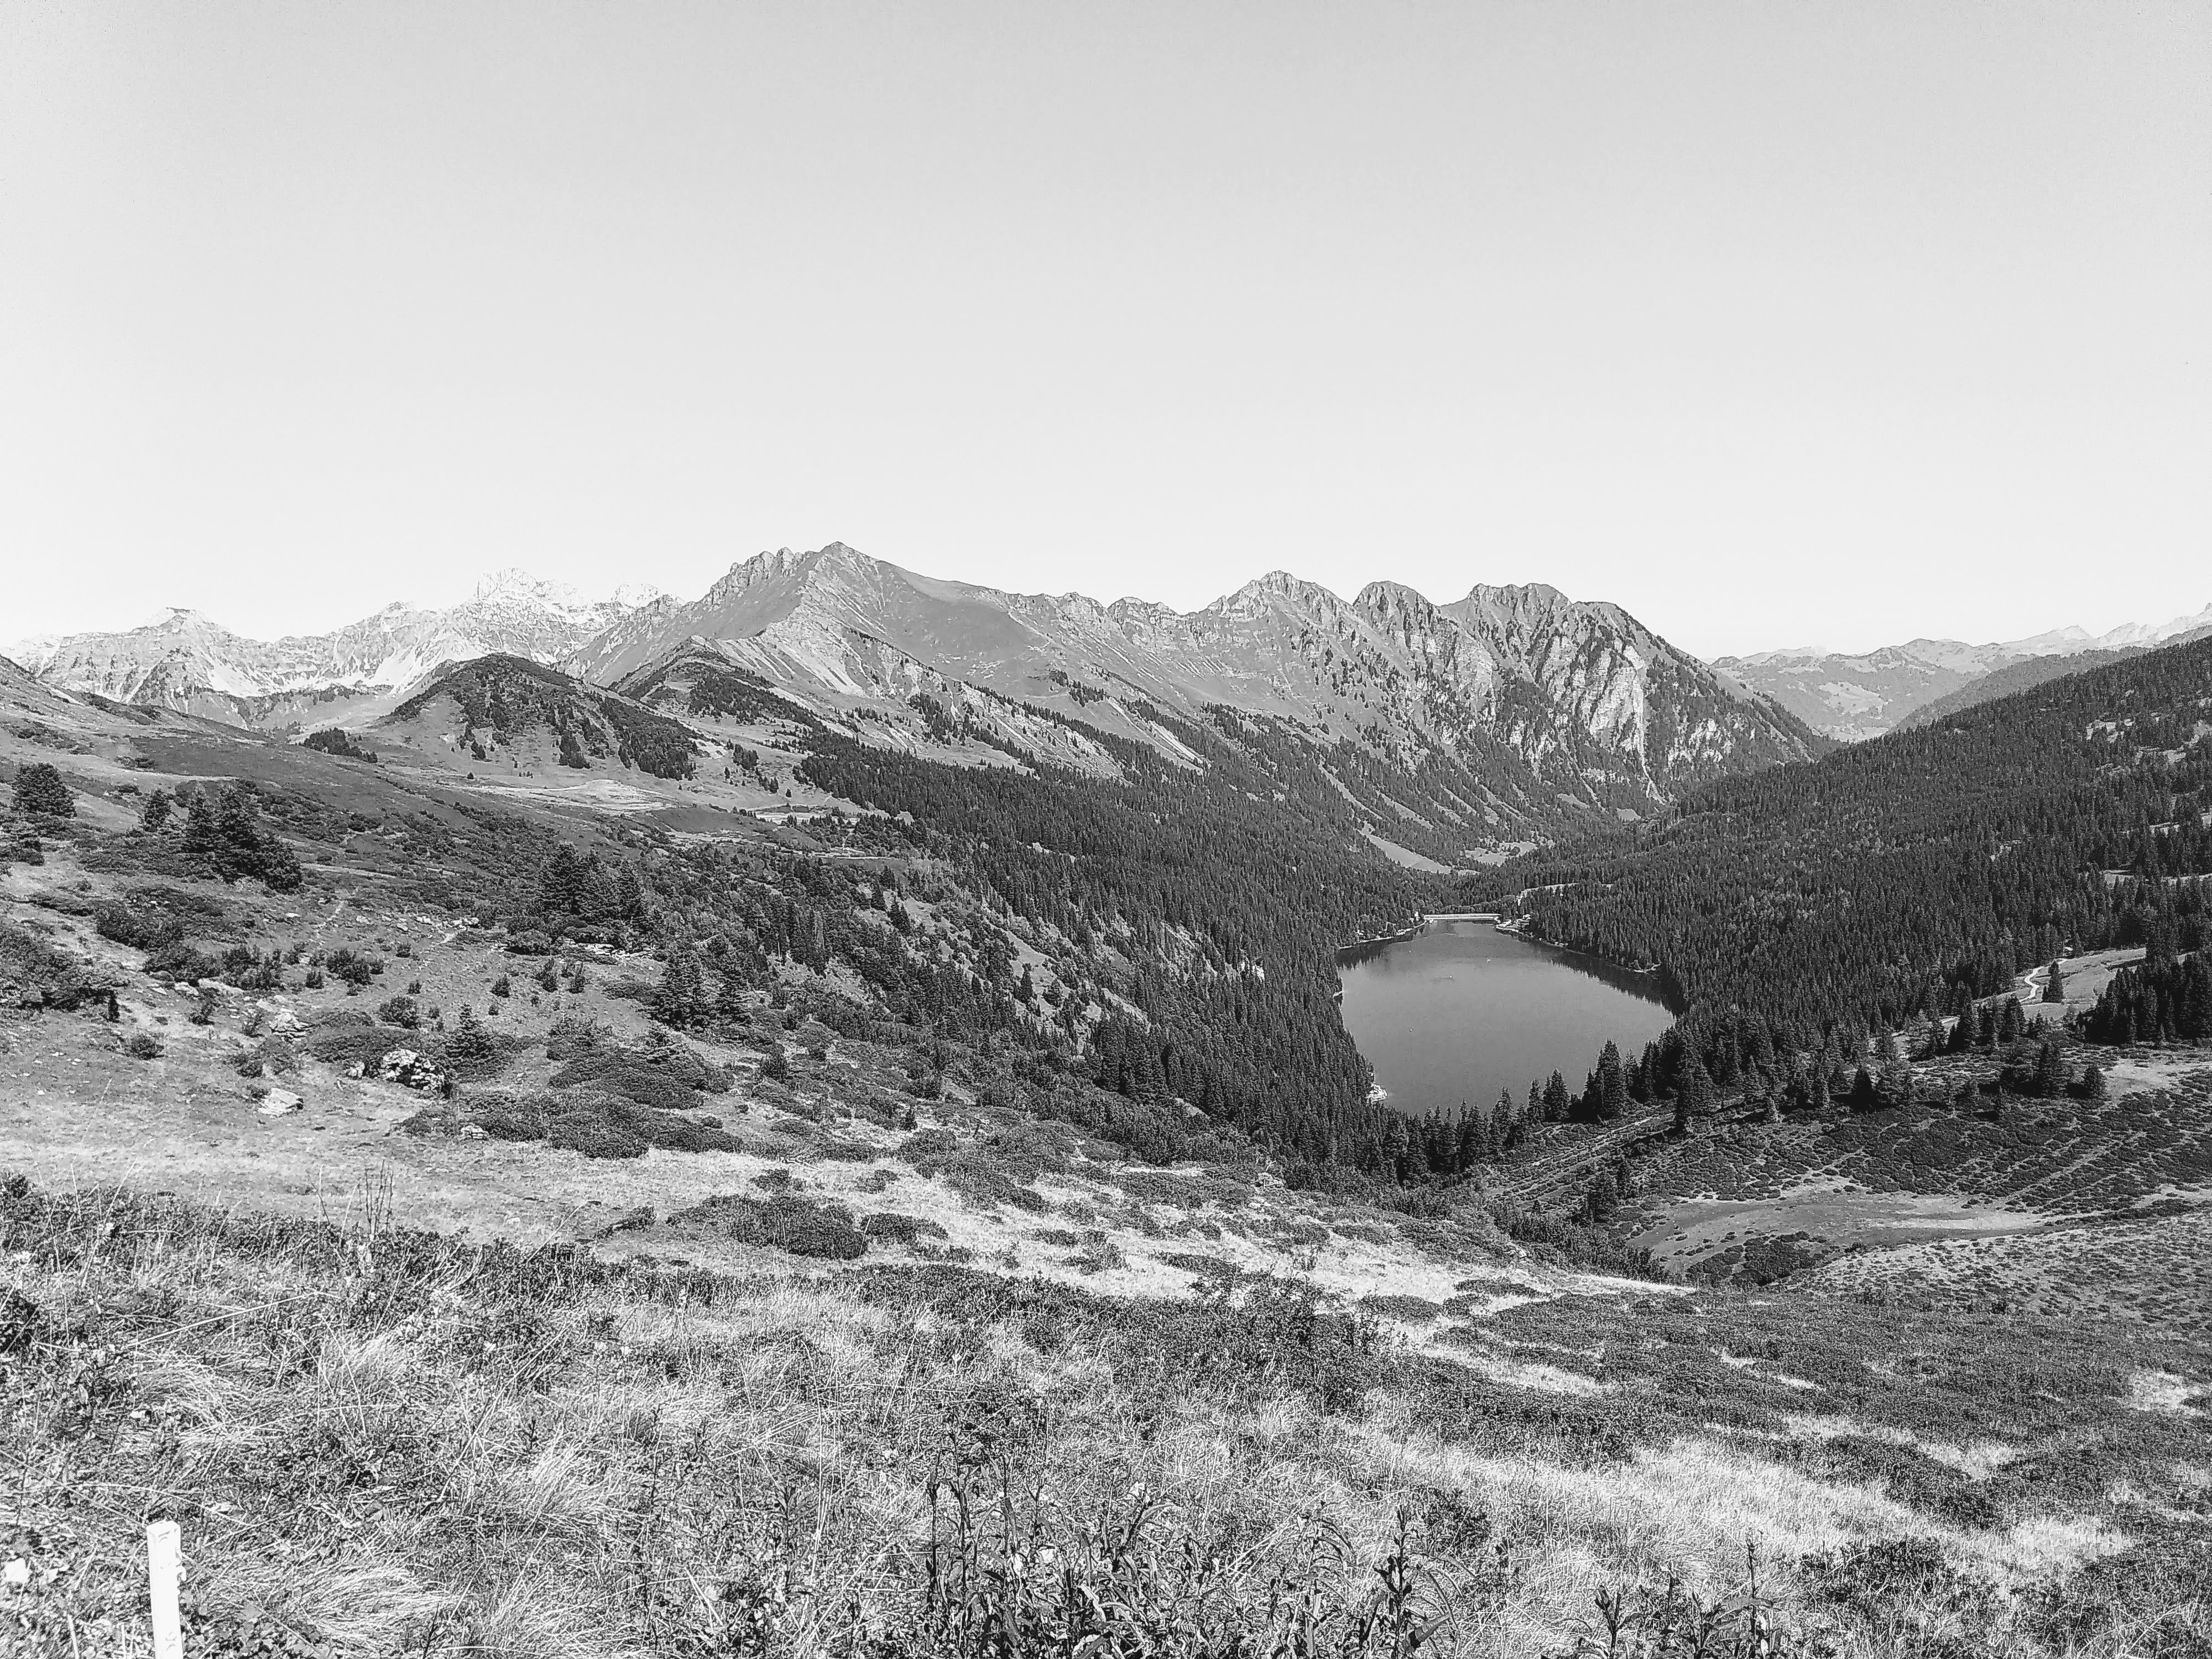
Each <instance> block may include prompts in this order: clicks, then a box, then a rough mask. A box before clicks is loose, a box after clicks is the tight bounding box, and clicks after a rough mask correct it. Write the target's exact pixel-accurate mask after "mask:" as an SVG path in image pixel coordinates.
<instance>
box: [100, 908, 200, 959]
mask: <svg viewBox="0 0 2212 1659" xmlns="http://www.w3.org/2000/svg"><path fill="white" fill-rule="evenodd" d="M92 925H93V927H94V931H95V932H97V933H99V935H100V938H102V939H112V940H114V942H115V943H116V944H118V945H131V946H132V947H133V948H135V949H137V950H140V951H155V950H159V949H160V948H161V946H163V945H173V944H175V943H176V942H177V941H178V940H179V939H182V938H184V936H185V929H184V925H183V924H182V923H180V922H179V921H176V920H175V919H174V918H173V917H170V916H158V915H157V916H145V915H139V914H138V913H137V911H135V910H133V909H131V908H130V907H129V906H128V905H123V904H117V903H114V902H112V901H111V902H106V903H103V904H100V905H98V906H96V907H94V910H93V913H92Z"/></svg>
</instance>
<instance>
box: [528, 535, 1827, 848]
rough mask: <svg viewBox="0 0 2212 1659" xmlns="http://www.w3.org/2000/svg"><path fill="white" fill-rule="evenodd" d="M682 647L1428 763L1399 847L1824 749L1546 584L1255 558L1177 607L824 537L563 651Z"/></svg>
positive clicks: (763, 558)
mask: <svg viewBox="0 0 2212 1659" xmlns="http://www.w3.org/2000/svg"><path fill="white" fill-rule="evenodd" d="M701 651H706V652H709V653H714V654H716V655H719V656H720V658H721V659H723V660H724V661H726V663H728V664H729V665H731V666H732V667H733V668H735V669H737V670H739V671H743V672H744V673H747V674H749V675H751V676H754V677H757V678H758V679H759V680H760V681H763V682H764V683H766V684H771V685H774V686H775V687H777V688H779V689H780V690H783V691H785V692H787V693H788V694H790V695H793V696H796V697H798V698H799V699H801V700H802V701H805V702H808V703H809V704H810V705H811V706H812V707H814V708H817V709H818V710H820V711H821V712H823V713H824V714H843V713H848V712H851V711H854V710H857V709H862V708H878V709H893V708H907V707H908V705H909V704H910V703H911V702H913V700H914V699H915V698H916V697H917V696H932V697H934V696H939V695H940V693H941V692H942V691H943V690H945V688H946V687H948V686H950V687H955V688H972V689H973V690H975V691H976V692H977V693H979V694H985V695H986V696H987V697H989V698H996V699H998V700H1000V701H1001V702H1009V703H1012V704H1016V705H1027V706H1030V707H1033V708H1040V709H1043V710H1046V711H1048V712H1053V713H1057V714H1062V715H1066V716H1067V717H1070V718H1073V719H1075V720H1080V721H1082V722H1084V723H1085V724H1087V725H1091V726H1097V727H1098V728H1099V729H1101V730H1103V731H1105V732H1109V733H1111V734H1114V735H1119V736H1125V737H1131V738H1138V739H1139V740H1141V741H1143V742H1146V743H1148V744H1154V745H1155V746H1163V747H1172V746H1173V744H1174V743H1175V739H1174V738H1173V737H1172V735H1171V734H1170V732H1167V731H1166V730H1165V728H1164V727H1163V726H1162V725H1161V723H1160V721H1159V720H1158V719H1157V718H1155V716H1157V715H1159V714H1172V715H1175V716H1177V717H1180V718H1181V719H1182V720H1204V721H1208V722H1212V723H1214V724H1216V725H1221V724H1224V723H1225V722H1226V723H1228V724H1229V725H1232V726H1236V727H1237V732H1238V736H1239V740H1240V741H1243V742H1246V743H1249V744H1258V745H1265V744H1268V743H1277V742H1291V743H1297V744H1306V745H1310V746H1317V747H1320V748H1322V749H1325V750H1329V751H1331V752H1332V753H1335V754H1338V755H1340V756H1341V757H1343V759H1344V764H1343V765H1342V766H1340V767H1338V768H1336V769H1335V771H1334V776H1336V777H1337V778H1338V780H1339V781H1338V786H1337V787H1340V788H1344V789H1346V790H1347V792H1349V793H1359V785H1358V782H1357V781H1355V780H1354V779H1353V777H1352V774H1353V773H1356V772H1358V771H1360V770H1361V769H1363V768H1364V765H1366V764H1367V763H1376V764H1378V765H1380V766H1382V767H1383V768H1385V769H1389V770H1392V771H1394V772H1395V773H1397V774H1399V775H1401V776H1404V777H1407V778H1409V779H1419V778H1421V777H1423V776H1424V775H1428V776H1429V778H1430V781H1431V782H1432V783H1434V784H1435V785H1436V786H1437V787H1435V788H1434V789H1431V790H1430V791H1429V792H1427V793H1426V794H1425V798H1424V799H1422V800H1421V801H1419V802H1415V801H1413V800H1411V799H1403V798H1402V796H1403V795H1404V794H1405V793H1410V792H1409V791H1407V790H1405V789H1403V788H1402V787H1401V792H1400V795H1401V798H1395V799H1394V801H1393V804H1392V805H1390V806H1389V807H1388V808H1384V809H1383V810H1382V811H1380V815H1379V821H1378V824H1377V829H1378V833H1380V834H1381V835H1382V836H1384V837H1386V838H1389V839H1393V840H1395V839H1397V838H1398V837H1397V836H1394V835H1393V820H1395V823H1396V824H1397V825H1399V826H1401V827H1402V828H1403V829H1404V831H1405V834H1406V836H1407V837H1408V838H1410V839H1411V840H1412V841H1413V842H1415V843H1416V844H1421V845H1431V846H1433V845H1436V844H1437V843H1438V838H1439V837H1441V838H1442V839H1443V842H1446V843H1451V842H1456V843H1457V845H1458V846H1459V847H1462V848H1463V847H1465V846H1468V845H1470V844H1472V843H1474V842H1478V841H1482V840H1486V839H1488V838H1492V837H1494V836H1498V835H1501V834H1506V833H1510V832H1512V831H1514V830H1516V829H1519V828H1521V827H1523V826H1525V825H1527V824H1528V823H1530V822H1531V821H1532V819H1537V818H1543V817H1557V816H1558V815H1559V813H1560V812H1561V811H1577V810H1592V809H1595V810H1600V811H1610V812H1615V813H1619V814H1621V815H1623V816H1636V815H1638V814H1641V813H1644V812H1647V811H1650V810H1651V809H1652V808H1654V807H1656V806H1660V805H1664V804H1665V803H1667V802H1668V801H1669V800H1671V799H1673V798H1674V795H1675V794H1676V793H1679V792H1680V790H1682V789H1684V788H1686V787H1691V786H1692V785H1694V784H1695V783H1697V782H1699V781H1704V780H1705V779H1707V778H1711V777H1715V776H1720V775H1727V774H1729V773H1733V772H1736V771H1741V770H1746V769H1753V768H1757V767H1760V766H1766V765H1772V764H1775V763H1779V762H1783V761H1789V760H1797V759H1802V758H1804V757H1806V756H1807V755H1808V754H1810V753H1813V752H1814V751H1816V750H1819V749H1820V747H1821V746H1822V745H1821V744H1820V740H1819V739H1818V738H1816V737H1815V736H1814V734H1813V733H1812V732H1808V731H1807V730H1806V729H1805V728H1804V727H1803V726H1802V725H1801V724H1800V723H1799V722H1798V721H1797V720H1795V719H1793V718H1791V717H1790V716H1789V715H1787V714H1783V713H1781V712H1780V711H1779V710H1778V709H1777V708H1774V707H1773V706H1772V705H1771V703H1769V702H1767V701H1766V700H1765V699H1764V698H1763V697H1761V696H1757V695H1754V694H1753V693H1752V692H1750V691H1747V690H1745V689H1744V688H1743V687H1742V686H1741V685H1740V684H1737V683H1736V682H1735V680H1733V679H1731V678H1729V677H1728V676H1725V675H1722V674H1717V673H1716V672H1714V671H1712V670H1711V669H1710V668H1708V667H1706V666H1705V665H1704V664H1703V663H1700V662H1699V661H1698V660H1697V659H1695V658H1693V657H1691V656H1689V655H1688V654H1687V653H1684V652H1682V651H1680V650H1678V649H1676V648H1675V647H1673V646H1671V645H1669V644H1668V643H1667V642H1666V641H1664V640H1662V639H1661V638H1659V637H1658V636H1657V635H1655V634H1653V633H1652V632H1651V631H1650V629H1647V628H1645V627H1644V625H1643V624H1642V623H1639V622H1638V621H1637V620H1636V619H1635V618H1634V617H1631V616H1630V615H1628V613H1627V612H1626V611H1622V610H1621V609H1620V607H1619V606H1617V605H1604V604H1589V603H1578V602H1577V601H1575V600H1571V599H1567V598H1566V597H1565V595H1563V594H1561V593H1559V592H1558V591H1557V590H1555V589H1553V588H1549V587H1544V586H1516V587H1492V586H1478V587H1476V588H1474V590H1473V591H1472V592H1469V593H1468V596H1467V597H1466V598H1465V599H1461V600H1458V601H1456V602H1455V603H1453V604H1449V605H1436V604H1433V603H1432V602H1431V601H1430V600H1428V599H1425V598H1423V597H1422V596H1421V595H1420V594H1419V593H1416V592H1413V590H1412V589H1410V588H1407V587H1402V586H1398V585H1396V584H1395V583H1389V582H1377V583H1374V584H1372V585H1370V586H1368V587H1367V588H1365V589H1364V590H1363V591H1362V592H1360V593H1359V595H1358V597H1357V598H1355V599H1351V600H1345V599H1340V598H1338V597H1337V596H1336V595H1335V594H1334V593H1332V592H1329V591H1328V589H1326V588H1323V587H1321V586H1316V584H1314V583H1311V582H1308V581H1303V580H1299V579H1298V578H1297V577H1295V576H1291V575H1288V574H1284V573H1281V572H1276V573H1273V574H1269V575H1267V576H1263V577H1261V578H1260V579H1259V580H1255V581H1253V582H1250V583H1249V584H1247V585H1246V586H1243V587H1242V588H1240V589H1238V590H1237V592H1235V593H1232V594H1230V595H1228V596H1227V597H1226V598H1224V599H1218V600H1216V601H1215V602H1214V603H1213V604H1212V605H1207V606H1206V607H1204V608H1203V609H1202V610H1199V611H1192V612H1189V613H1188V614H1185V613H1181V612H1177V611H1172V610H1170V609H1169V608H1168V607H1167V606H1165V605H1153V604H1149V603H1146V602H1145V601H1142V600H1137V599H1121V600H1118V601H1116V602H1115V603H1114V604H1112V605H1101V604H1099V603H1098V602H1097V600H1095V599H1086V598H1084V597H1083V596H1081V595H1079V594H1061V595H1048V594H1019V593H1006V592H1000V591H999V590H997V589H994V588H988V587H980V586H971V585H969V584H967V583H963V582H953V581H945V580H939V579H936V578H933V577H927V576H921V575H917V574H915V573H913V572H911V571H908V570H902V569H901V568H898V567H897V566H896V565H891V564H887V563H885V562H882V561H881V560H878V559H873V558H870V557H867V556H865V555H863V554H861V553H859V552H857V551H855V550H854V549H852V548H849V547H847V546H845V545H844V544H842V543H832V544H830V545H829V546H827V547H823V548H821V549H818V550H815V551H812V552H807V553H795V552H793V551H792V550H789V549H783V550H779V551H777V552H774V553H763V554H761V555H759V556H757V557H755V558H751V559H749V560H747V561H745V562H743V563H742V564H739V565H738V566H736V567H735V568H732V570H731V571H730V573H729V574H727V575H726V576H724V577H723V578H722V579H721V580H720V581H718V582H716V583H715V584H714V586H713V587H711V588H709V589H708V592H706V593H705V594H704V595H702V597H701V598H700V599H696V600H695V601H693V602H692V603H691V604H689V605H677V604H674V603H671V602H668V601H661V602H659V603H657V604H654V605H648V606H646V607H644V608H642V609H641V610H638V611H635V612H633V613H632V614H630V615H629V616H628V617H624V618H623V619H622V620H621V621H620V622H618V623H616V624H615V625H614V626H613V627H611V628H610V629H608V630H607V631H606V632H605V633H604V634H602V635H599V636H598V637H597V638H595V639H593V640H592V641H589V642H588V643H587V644H586V645H585V646H583V647H581V648H580V649H579V650H578V651H577V652H576V653H574V655H573V656H571V657H570V658H569V659H568V662H567V666H568V668H570V669H571V670H572V671H574V672H576V673H577V674H579V675H580V676H582V677H584V678H588V679H591V680H592V681H594V682H596V683H598V684H605V685H612V684H635V677H638V676H640V675H641V673H644V672H645V671H649V670H651V669H652V668H653V666H654V665H656V664H659V663H662V662H665V661H667V660H669V659H672V658H674V657H677V656H678V655H680V654H685V653H690V654H691V655H694V656H696V653H699V652H701ZM648 678H649V676H648ZM978 708H979V712H980V713H981V714H983V715H984V716H986V717H989V716H990V715H991V712H992V711H991V710H990V709H989V708H986V707H983V706H982V705H981V704H979V705H978ZM1447 775H1449V782H1447V781H1445V780H1446V777H1447ZM1378 788H1379V786H1378ZM1386 793H1387V792H1386ZM1378 805H1379V803H1378ZM1448 850H1449V849H1448Z"/></svg>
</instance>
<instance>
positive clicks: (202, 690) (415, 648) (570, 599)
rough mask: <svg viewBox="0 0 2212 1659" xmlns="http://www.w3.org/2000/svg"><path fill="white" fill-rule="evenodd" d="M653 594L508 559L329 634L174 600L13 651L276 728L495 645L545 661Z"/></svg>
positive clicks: (137, 697)
mask: <svg viewBox="0 0 2212 1659" xmlns="http://www.w3.org/2000/svg"><path fill="white" fill-rule="evenodd" d="M657 597H659V596H658V595H657V594H656V593H655V592H654V591H653V590H652V589H649V588H645V589H638V588H625V589H623V590H621V591H620V592H617V593H616V594H615V595H613V596H612V597H611V598H608V599H601V600H596V601H593V600H587V599H585V598H584V597H583V596H582V595H581V594H580V593H578V592H576V591H575V590H574V588H571V587H567V586H562V584H560V583H557V582H549V581H542V580H538V578H536V577H534V576H532V575H529V574H526V572H523V571H520V570H514V569H507V570H501V571H498V572H495V573H494V574H491V575H488V576H486V577H485V578H484V579H483V580H482V581H481V582H479V583H478V584H477V587H476V590H475V592H472V593H471V594H470V596H469V597H468V598H467V599H465V600H463V601H462V602H461V603H460V604H459V605H453V606H451V607H449V608H447V609H446V610H428V609H424V608H422V607H421V606H416V605H407V604H404V603H403V604H395V605H386V607H385V608H384V609H383V610H381V611H378V612H377V613H376V614H375V615H374V616H373V617H363V618H362V620H361V621H359V622H356V623H351V624H349V625H348V626H347V627H344V628H341V629H337V630H336V631H335V632H332V633H329V634H311V635H287V636H285V637H284V638H283V639H278V640H270V641H262V640H252V639H247V638H246V637H244V636H243V635H238V634H234V633H232V632H230V631H229V630H228V629H225V628H223V627H222V626H221V625H220V624H219V623H214V622H211V621H210V620H209V619H208V618H207V617H204V616H202V615H201V614H200V613H199V612H198V611H190V610H179V609H171V610H165V611H161V613H160V614H159V615H157V616H156V617H154V618H153V619H152V620H151V621H149V622H147V623H143V624H142V625H141V626H139V627H137V628H134V629H127V630H125V631H123V632H119V633H101V634H73V635H67V636H64V637H61V638H50V639H39V640H30V641H24V642H22V643H21V644H20V645H17V646H15V647H13V649H12V651H11V653H10V654H12V655H13V656H14V657H15V659H16V661H18V662H19V663H21V665H23V666H24V667H25V668H27V669H28V670H30V671H31V672H33V674H35V675H36V676H37V677H38V678H40V679H41V680H43V681H45V682H46V684H49V685H53V686H57V687H59V688H60V689H62V690H68V691H77V692H89V693H91V694H93V695H94V696H103V697H106V698H109V699H110V700H112V701H113V702H133V703H146V704H151V705H153V706H155V707H157V708H172V709H175V710H177V711H179V713H184V714H200V715H204V716H206V717H208V718H210V719H213V720H224V721H227V722H228V723H230V724H233V725H240V726H269V725H277V726H282V725H284V724H288V723H295V722H296V721H297V720H298V719H300V718H301V716H302V715H303V714H305V713H306V712H307V711H309V710H312V709H315V708H318V707H323V708H325V709H326V708H327V705H329V704H330V703H331V702H333V701H334V700H337V699H342V698H348V697H356V696H369V695H371V694H373V693H374V692H377V691H390V690H402V689H404V688H405V687H406V686H408V685H410V684H413V683H414V682H416V681H417V680H420V679H421V678H422V677H423V676H424V675H426V674H428V673H429V672H431V671H433V670H435V669H436V668H437V667H438V666H439V665H441V664H443V663H447V662H453V661H458V660H461V659H467V658H471V657H480V656H483V655H485V654H487V653H494V652H501V653H511V654H513V655H516V656H523V657H528V658H531V659H533V660H537V661H551V660H553V659H556V658H558V657H560V656H562V654H564V653H568V652H569V651H572V650H574V649H575V648H576V647H577V646H578V645H580V644H581V643H582V642H583V641H586V640H588V639H589V638H591V637H592V635H595V634H598V633H599V632H601V631H602V630H604V629H606V628H608V627H610V626H611V625H612V624H613V623H616V622H617V621H618V620H620V619H621V618H622V617H625V616H627V615H629V614H630V613H631V612H632V611H635V610H636V609H638V608H639V607H640V606H641V605H645V604H647V603H649V602H650V601H651V600H653V599H656V598H657Z"/></svg>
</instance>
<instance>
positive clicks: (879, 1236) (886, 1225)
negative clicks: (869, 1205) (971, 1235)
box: [860, 1210, 949, 1245]
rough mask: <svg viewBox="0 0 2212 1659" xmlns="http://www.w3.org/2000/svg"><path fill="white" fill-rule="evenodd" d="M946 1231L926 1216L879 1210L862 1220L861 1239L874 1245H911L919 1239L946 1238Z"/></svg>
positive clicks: (863, 1217)
mask: <svg viewBox="0 0 2212 1659" xmlns="http://www.w3.org/2000/svg"><path fill="white" fill-rule="evenodd" d="M948 1236H949V1235H947V1234H946V1232H945V1229H944V1228H943V1227H941V1226H939V1225H938V1224H937V1223H936V1222H934V1221H932V1220H930V1219H929V1218H927V1217H926V1216H918V1215H900V1214H899V1213H897V1212H896V1211H893V1210H878V1211H875V1212H872V1213H870V1214H868V1215H864V1216H862V1217H861V1218H860V1237H863V1238H865V1239H867V1240H869V1241H870V1242H871V1243H878V1244H905V1245H911V1244H913V1243H914V1242H915V1240H916V1239H917V1238H944V1237H948Z"/></svg>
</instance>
